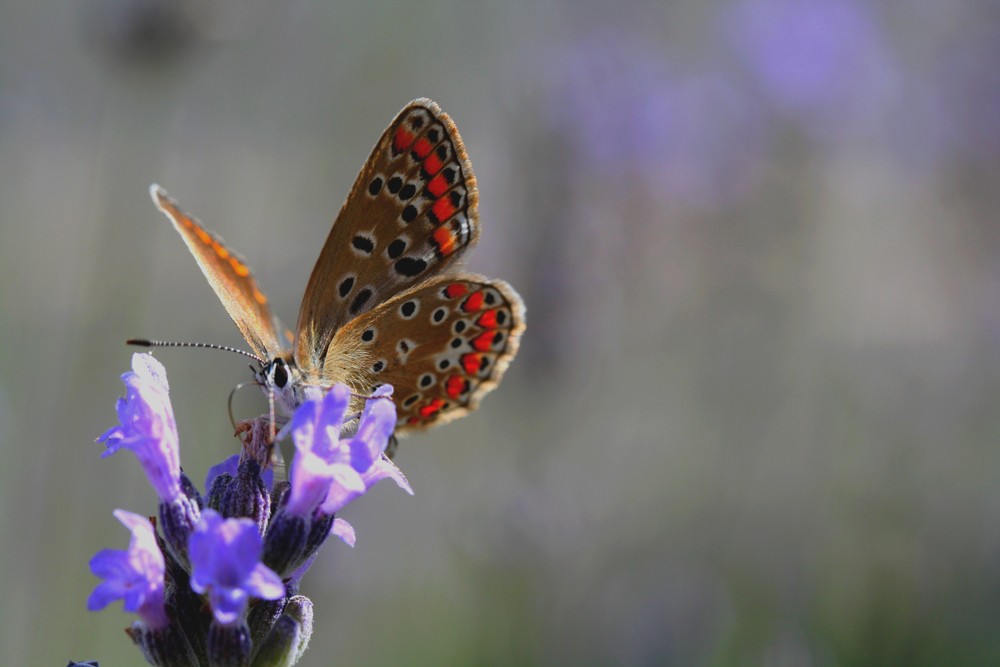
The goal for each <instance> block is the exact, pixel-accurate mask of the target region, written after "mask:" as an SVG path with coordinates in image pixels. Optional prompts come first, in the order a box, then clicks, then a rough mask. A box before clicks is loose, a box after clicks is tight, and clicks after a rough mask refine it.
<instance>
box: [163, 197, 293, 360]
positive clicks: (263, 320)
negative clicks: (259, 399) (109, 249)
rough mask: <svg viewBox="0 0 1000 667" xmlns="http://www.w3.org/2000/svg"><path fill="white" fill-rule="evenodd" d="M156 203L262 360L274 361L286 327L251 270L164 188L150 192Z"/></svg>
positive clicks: (283, 343)
mask: <svg viewBox="0 0 1000 667" xmlns="http://www.w3.org/2000/svg"><path fill="white" fill-rule="evenodd" d="M149 194H150V196H152V198H153V203H155V204H156V206H157V208H159V209H160V210H161V211H163V213H164V214H166V216H167V217H168V218H170V221H171V222H172V223H173V224H174V228H175V229H176V230H177V231H178V232H180V235H181V237H182V238H183V239H184V242H185V243H186V244H187V247H188V249H189V250H190V251H191V254H192V255H194V258H195V260H196V261H197V262H198V266H199V267H201V270H202V273H204V274H205V277H206V278H207V279H208V282H209V284H210V285H211V286H212V289H213V290H215V294H216V295H217V296H218V297H219V300H220V301H222V305H223V306H225V308H226V312H228V313H229V316H230V317H232V318H233V322H235V323H236V326H237V327H238V328H239V330H240V332H241V333H242V334H243V337H244V338H245V339H246V341H247V343H248V344H249V345H250V347H251V348H253V351H254V353H255V354H256V355H257V356H258V357H260V358H261V359H272V358H274V357H276V356H279V355H280V354H282V353H283V351H284V350H287V348H288V343H287V342H285V341H284V340H283V339H282V337H281V336H282V334H283V333H284V332H285V330H286V329H285V327H284V326H283V325H282V324H281V322H280V321H279V320H278V319H277V317H275V316H274V314H273V313H271V307H270V306H269V305H268V301H267V297H266V296H265V295H264V294H263V292H261V291H260V289H259V288H258V287H257V281H256V280H254V277H253V274H252V273H251V272H250V268H249V267H248V266H247V265H246V263H245V262H244V261H243V259H242V258H240V257H239V256H238V255H237V254H236V253H235V252H233V251H232V250H230V249H229V248H227V247H226V245H225V244H224V243H223V242H222V239H220V238H219V237H218V236H216V235H215V234H213V233H211V232H209V231H208V230H207V229H205V228H204V227H202V226H201V223H200V222H198V220H196V219H194V218H192V217H191V216H189V215H188V214H186V213H185V212H184V211H182V210H181V208H180V206H178V204H177V202H176V201H175V200H174V199H172V198H171V197H170V196H168V195H167V193H166V192H165V191H164V190H163V188H161V187H159V186H158V185H153V186H151V187H150V189H149Z"/></svg>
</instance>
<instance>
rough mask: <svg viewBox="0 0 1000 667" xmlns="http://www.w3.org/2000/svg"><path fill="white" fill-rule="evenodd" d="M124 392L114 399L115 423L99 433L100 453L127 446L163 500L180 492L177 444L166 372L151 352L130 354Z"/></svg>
mask: <svg viewBox="0 0 1000 667" xmlns="http://www.w3.org/2000/svg"><path fill="white" fill-rule="evenodd" d="M122 381H123V382H125V387H126V392H125V397H124V398H119V399H118V404H117V410H118V421H119V424H118V426H114V427H112V428H110V429H108V430H107V431H105V432H104V434H103V435H101V436H100V437H99V438H98V439H97V442H103V443H104V444H105V445H106V446H107V449H106V450H105V452H104V453H103V454H102V457H107V456H111V455H112V454H114V453H115V452H117V451H118V450H120V449H123V448H124V449H128V450H130V451H131V452H132V453H133V454H135V456H136V458H138V459H139V464H140V465H141V466H142V469H143V471H144V472H145V473H146V477H147V478H148V479H149V482H150V484H152V485H153V488H154V489H155V490H156V493H157V495H158V496H159V497H160V499H161V500H163V501H164V502H168V503H169V502H171V501H173V500H176V499H177V498H178V497H179V496H180V495H181V481H180V479H181V464H180V446H179V444H178V438H177V426H176V424H175V423H174V410H173V407H171V405H170V396H169V390H170V387H169V385H168V384H167V372H166V370H165V369H164V368H163V365H162V364H161V363H160V362H159V361H157V360H156V359H155V358H154V357H153V355H151V354H138V353H137V354H133V355H132V370H131V371H130V372H128V373H125V374H124V375H122Z"/></svg>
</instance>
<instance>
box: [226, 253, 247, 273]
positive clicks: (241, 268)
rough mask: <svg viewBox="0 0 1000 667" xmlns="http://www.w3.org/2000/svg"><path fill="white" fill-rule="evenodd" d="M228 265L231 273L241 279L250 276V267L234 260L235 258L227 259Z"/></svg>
mask: <svg viewBox="0 0 1000 667" xmlns="http://www.w3.org/2000/svg"><path fill="white" fill-rule="evenodd" d="M229 265H230V266H232V267H233V271H235V272H236V275H238V276H239V277H241V278H246V277H247V276H249V275H250V267H248V266H247V265H246V264H244V263H243V262H241V261H240V260H238V259H236V258H235V257H230V258H229Z"/></svg>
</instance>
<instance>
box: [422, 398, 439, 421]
mask: <svg viewBox="0 0 1000 667" xmlns="http://www.w3.org/2000/svg"><path fill="white" fill-rule="evenodd" d="M443 407H444V399H443V398H435V399H434V400H433V401H431V402H430V403H428V404H427V405H425V406H423V407H421V408H420V411H419V412H420V416H421V417H423V418H424V419H427V418H428V417H431V416H433V415H436V414H437V413H438V412H440V411H441V408H443Z"/></svg>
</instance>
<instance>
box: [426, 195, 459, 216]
mask: <svg viewBox="0 0 1000 667" xmlns="http://www.w3.org/2000/svg"><path fill="white" fill-rule="evenodd" d="M455 211H456V209H455V206H454V204H452V203H451V201H450V199H449V198H448V197H441V198H440V199H438V200H437V201H436V202H434V205H433V206H431V212H432V213H433V214H434V217H435V218H437V219H438V222H444V221H445V220H447V219H448V218H450V217H451V216H453V215H455Z"/></svg>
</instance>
